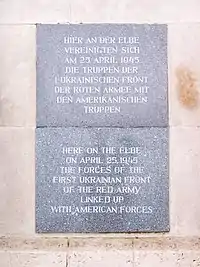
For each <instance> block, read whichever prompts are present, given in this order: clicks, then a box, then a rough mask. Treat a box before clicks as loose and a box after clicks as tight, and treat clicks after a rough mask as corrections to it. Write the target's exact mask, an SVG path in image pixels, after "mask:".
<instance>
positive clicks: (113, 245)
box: [69, 239, 133, 267]
mask: <svg viewBox="0 0 200 267" xmlns="http://www.w3.org/2000/svg"><path fill="white" fill-rule="evenodd" d="M70 243H71V245H70V250H69V267H94V266H95V267H102V266H113V267H132V266H133V251H132V242H131V241H125V240H123V239H121V240H119V239H115V240H104V239H85V241H84V240H83V239H82V240H78V241H75V242H73V241H72V242H70Z"/></svg>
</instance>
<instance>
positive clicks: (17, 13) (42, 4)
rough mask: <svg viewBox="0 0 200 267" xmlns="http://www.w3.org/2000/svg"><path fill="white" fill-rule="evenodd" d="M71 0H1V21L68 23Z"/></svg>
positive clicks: (14, 22)
mask: <svg viewBox="0 0 200 267" xmlns="http://www.w3.org/2000/svg"><path fill="white" fill-rule="evenodd" d="M69 18H70V0H58V1H54V0H42V1H41V0H35V1H27V0H18V1H15V0H1V1H0V23H3V24H5V23H12V24H17V23H26V24H31V23H57V22H62V23H66V22H68V21H69V20H70V19H69Z"/></svg>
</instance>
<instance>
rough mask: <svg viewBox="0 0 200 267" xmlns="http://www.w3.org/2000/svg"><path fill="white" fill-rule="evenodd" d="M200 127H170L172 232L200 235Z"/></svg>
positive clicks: (172, 233) (183, 234)
mask: <svg viewBox="0 0 200 267" xmlns="http://www.w3.org/2000/svg"><path fill="white" fill-rule="evenodd" d="M199 162H200V128H197V127H196V128H195V127H172V128H171V130H170V217H171V223H170V225H171V231H170V235H182V236H192V235H193V236H195V235H196V236H200V205H199V192H200V191H199V188H200V164H199Z"/></svg>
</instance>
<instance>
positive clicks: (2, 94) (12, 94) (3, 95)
mask: <svg viewBox="0 0 200 267" xmlns="http://www.w3.org/2000/svg"><path fill="white" fill-rule="evenodd" d="M0 9H1V8H0ZM0 40H1V42H0V59H1V60H0V73H1V75H0V126H2V125H3V126H33V125H35V106H36V100H35V98H36V97H35V95H36V73H35V72H36V71H35V66H36V57H35V54H36V53H35V49H36V45H35V26H25V25H24V26H19V25H18V26H4V25H3V26H2V25H1V26H0Z"/></svg>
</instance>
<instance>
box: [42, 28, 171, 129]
mask: <svg viewBox="0 0 200 267" xmlns="http://www.w3.org/2000/svg"><path fill="white" fill-rule="evenodd" d="M167 73H168V71H167V26H166V25H134V24H121V25H120V24H116V25H115V24H87V25H83V24H80V25H38V26H37V126H98V127H99V126H119V127H138V126H167V125H168V112H167V87H168V81H167V76H168V74H167Z"/></svg>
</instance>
